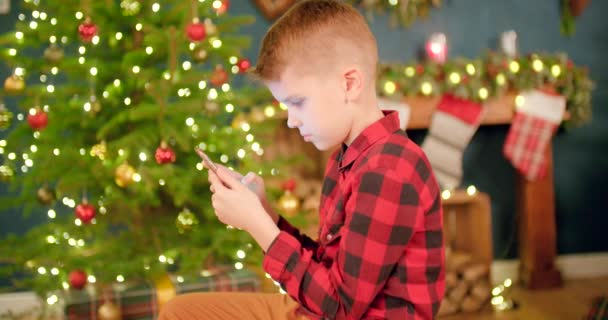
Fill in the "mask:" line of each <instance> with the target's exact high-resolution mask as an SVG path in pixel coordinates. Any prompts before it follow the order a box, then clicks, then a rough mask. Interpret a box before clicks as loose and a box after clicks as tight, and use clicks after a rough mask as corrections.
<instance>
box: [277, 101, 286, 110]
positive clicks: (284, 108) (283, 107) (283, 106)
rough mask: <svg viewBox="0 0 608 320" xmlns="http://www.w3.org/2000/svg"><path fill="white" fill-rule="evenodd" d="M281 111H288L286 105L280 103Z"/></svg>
mask: <svg viewBox="0 0 608 320" xmlns="http://www.w3.org/2000/svg"><path fill="white" fill-rule="evenodd" d="M279 109H281V110H287V105H286V104H284V103H283V102H279Z"/></svg>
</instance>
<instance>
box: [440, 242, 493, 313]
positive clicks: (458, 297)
mask: <svg viewBox="0 0 608 320" xmlns="http://www.w3.org/2000/svg"><path fill="white" fill-rule="evenodd" d="M445 282H446V294H445V297H444V299H443V301H442V302H441V306H440V307H439V314H438V316H447V315H452V314H455V313H458V312H476V311H479V310H481V309H482V308H483V307H484V306H485V305H487V304H488V303H489V301H490V295H491V290H492V288H491V286H490V266H489V265H488V264H487V263H481V262H477V261H475V259H474V258H473V257H472V256H471V255H470V254H467V253H463V252H457V251H454V252H451V251H450V250H447V252H446V276H445Z"/></svg>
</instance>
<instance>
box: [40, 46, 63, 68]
mask: <svg viewBox="0 0 608 320" xmlns="http://www.w3.org/2000/svg"><path fill="white" fill-rule="evenodd" d="M63 55H64V54H63V49H61V48H60V47H59V46H58V45H56V44H54V43H53V44H51V45H50V46H49V47H48V48H46V49H44V59H45V60H46V62H48V63H50V64H56V63H58V62H59V61H61V59H63Z"/></svg>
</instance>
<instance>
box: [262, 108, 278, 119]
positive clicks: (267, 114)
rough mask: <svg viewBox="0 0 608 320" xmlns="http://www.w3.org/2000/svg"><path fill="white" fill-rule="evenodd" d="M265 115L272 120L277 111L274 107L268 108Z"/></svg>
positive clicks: (265, 109)
mask: <svg viewBox="0 0 608 320" xmlns="http://www.w3.org/2000/svg"><path fill="white" fill-rule="evenodd" d="M264 114H265V115H266V116H267V117H268V118H272V117H274V114H275V110H274V107H273V106H266V108H264Z"/></svg>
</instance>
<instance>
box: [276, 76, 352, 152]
mask: <svg viewBox="0 0 608 320" xmlns="http://www.w3.org/2000/svg"><path fill="white" fill-rule="evenodd" d="M266 85H267V86H268V88H269V89H270V91H271V92H272V95H273V96H274V97H275V98H276V99H277V100H278V101H280V102H282V103H284V104H285V105H286V106H287V114H288V117H287V126H288V127H290V128H297V129H298V130H299V131H300V135H302V137H303V138H304V140H305V141H310V142H312V143H313V144H314V145H315V147H316V148H317V149H319V150H329V149H331V148H333V147H335V146H337V145H339V144H340V143H342V142H347V143H348V141H346V139H347V137H348V136H349V133H350V130H351V127H352V119H353V115H352V110H351V108H349V107H348V105H347V104H346V103H345V85H344V79H343V77H342V76H341V75H340V74H339V72H335V70H326V72H324V74H313V73H311V72H305V73H302V72H297V69H296V68H293V67H289V66H288V67H287V68H286V69H285V71H284V72H283V74H282V75H281V78H280V80H277V81H269V82H266Z"/></svg>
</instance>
